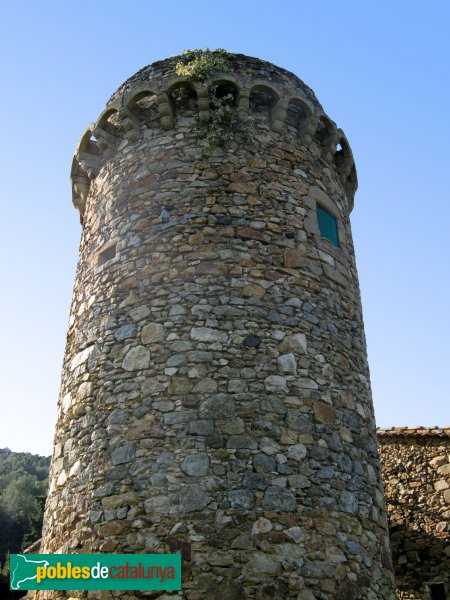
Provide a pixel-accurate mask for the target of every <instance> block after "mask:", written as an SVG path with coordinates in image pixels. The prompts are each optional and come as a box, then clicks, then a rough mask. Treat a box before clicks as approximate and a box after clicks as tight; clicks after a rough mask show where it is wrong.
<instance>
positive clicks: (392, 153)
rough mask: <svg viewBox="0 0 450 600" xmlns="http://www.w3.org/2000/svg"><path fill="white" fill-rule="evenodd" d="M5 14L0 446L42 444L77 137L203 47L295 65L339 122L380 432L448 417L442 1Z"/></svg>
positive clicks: (0, 64)
mask: <svg viewBox="0 0 450 600" xmlns="http://www.w3.org/2000/svg"><path fill="white" fill-rule="evenodd" d="M1 14H2V18H1V22H0V74H1V79H2V81H1V85H2V94H1V98H0V109H1V115H2V130H3V131H2V133H3V135H2V137H3V140H2V144H1V145H0V169H1V188H0V194H1V195H0V202H1V215H2V225H3V227H2V235H1V236H0V252H1V257H2V261H1V272H2V277H1V285H2V292H1V294H0V318H1V334H2V343H1V344H0V374H1V396H0V447H4V446H9V447H10V448H11V449H12V450H16V451H29V452H36V453H41V454H49V453H50V452H51V449H52V439H53V428H54V424H55V420H56V402H57V397H58V388H59V378H60V370H61V364H62V358H63V351H64V343H65V333H66V327H67V321H68V313H69V306H70V300H71V294H72V286H73V282H74V277H75V267H76V260H77V252H78V243H79V238H80V231H81V230H80V225H79V222H78V216H77V213H76V212H75V210H74V209H73V207H72V205H71V191H70V185H69V170H70V164H71V159H72V154H73V151H74V148H75V146H76V144H77V142H78V140H79V138H80V137H81V134H82V133H83V132H84V130H85V128H86V126H87V125H88V124H89V123H90V122H92V121H95V120H96V118H97V117H98V115H99V114H100V112H101V110H102V109H103V108H104V105H105V103H106V101H107V100H108V98H109V96H110V95H111V93H112V92H113V91H114V90H115V89H116V88H117V87H118V86H119V85H120V84H121V83H122V82H123V81H124V80H125V79H126V78H127V77H129V76H130V75H132V74H133V73H134V72H136V71H137V70H138V69H140V68H141V67H143V66H144V65H147V64H149V63H151V62H153V61H155V60H159V59H162V58H166V57H167V56H171V55H175V54H178V53H180V52H182V50H183V49H185V48H201V47H205V46H208V47H210V48H217V47H223V48H226V49H227V50H230V51H232V52H241V53H244V54H249V55H252V56H257V57H260V58H263V59H265V60H269V61H271V62H274V63H275V64H277V65H279V66H281V67H284V68H286V69H289V70H291V71H293V72H294V73H296V74H297V75H298V76H299V77H300V78H301V79H303V80H304V81H305V83H307V84H308V85H309V86H310V87H312V88H313V90H314V91H315V93H316V95H317V97H318V99H319V101H320V102H321V103H322V105H323V106H324V109H325V111H326V112H327V113H328V114H329V115H330V116H331V118H332V119H333V120H335V121H336V123H337V124H338V126H339V127H342V128H343V129H344V131H345V133H346V135H347V137H348V139H349V140H350V144H351V146H352V150H353V154H354V156H355V160H356V165H357V169H358V176H359V190H358V192H357V195H356V201H355V209H354V211H353V213H352V227H353V234H354V240H355V246H356V253H357V262H358V270H359V275H360V281H361V290H362V298H363V307H364V317H365V325H366V336H367V342H368V349H369V361H370V367H371V376H372V387H373V394H374V404H375V412H376V416H377V422H378V425H380V426H383V427H385V426H398V425H405V424H407V425H411V426H417V425H425V426H429V425H441V426H443V425H447V426H448V425H449V424H450V418H449V400H448V398H449V392H448V387H449V386H448V382H447V375H446V374H447V371H449V370H450V367H449V350H448V346H449V340H450V324H449V323H450V320H449V307H450V282H449V258H450V252H449V237H450V235H449V230H450V208H449V205H450V192H449V188H450V184H449V173H450V161H449V154H450V150H449V139H450V116H449V107H450V36H449V31H450V3H448V2H446V1H434V2H433V1H432V2H430V3H428V4H426V5H425V3H424V2H419V1H413V2H411V1H409V2H406V1H396V2H387V1H385V0H382V1H381V2H360V1H359V2H358V1H356V0H355V1H345V0H342V1H341V2H331V1H329V2H328V1H326V2H320V1H319V2H305V1H303V0H292V1H286V0H280V1H278V2H267V1H265V0H260V1H258V2H256V1H253V0H251V1H248V2H242V1H236V0H228V1H227V2H226V3H220V4H219V3H211V2H196V1H195V0H192V1H191V2H181V1H179V0H172V1H171V2H167V3H165V2H151V1H147V2H145V1H143V0H141V1H137V0H129V1H128V2H127V3H126V4H125V3H123V2H118V1H117V0H109V1H108V2H106V1H105V0H98V1H95V2H93V1H90V2H88V1H87V0H78V1H77V2H73V1H65V2H61V1H60V0H59V1H58V2H50V1H47V0H41V1H40V2H30V1H29V2H21V3H18V2H17V3H6V2H5V3H3V6H2V13H1Z"/></svg>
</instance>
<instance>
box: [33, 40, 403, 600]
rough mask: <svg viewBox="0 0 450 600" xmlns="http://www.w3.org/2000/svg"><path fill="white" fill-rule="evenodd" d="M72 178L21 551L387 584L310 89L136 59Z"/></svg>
mask: <svg viewBox="0 0 450 600" xmlns="http://www.w3.org/2000/svg"><path fill="white" fill-rule="evenodd" d="M179 61H180V62H179ZM177 64H178V67H177ZM180 64H181V68H180ZM180 73H181V74H180ZM72 182H73V190H74V191H73V199H74V203H75V206H76V207H77V209H78V210H79V213H80V216H81V221H82V225H83V232H82V240H81V248H80V258H79V263H78V271H77V279H76V285H75V291H74V296H73V303H72V309H71V316H70V323H69V331H68V338H67V347H66V354H65V361H64V368H63V377H62V386H61V397H60V402H59V408H58V422H57V427H56V437H55V451H54V456H53V462H52V470H51V484H50V491H49V497H48V502H47V507H46V513H45V525H44V533H43V547H42V551H43V552H68V553H73V552H87V553H95V552H107V553H109V552H114V553H144V552H145V553H152V552H181V553H182V556H183V591H182V593H180V595H181V596H182V597H183V598H187V599H190V600H203V599H211V600H212V599H216V600H219V599H224V600H225V599H226V600H232V599H236V600H241V599H245V598H247V599H263V598H267V599H269V598H276V599H282V600H286V599H288V598H299V599H301V600H314V599H315V600H319V599H321V600H325V599H327V600H331V599H337V600H356V599H361V600H381V599H383V600H390V599H391V598H393V582H392V575H391V566H390V557H389V547H388V537H387V523H386V515H385V508H384V501H383V492H382V485H381V482H380V475H379V469H378V460H377V454H376V437H375V423H374V415H373V408H372V401H371V393H370V382H369V371H368V365H367V356H366V346H365V339H364V331H363V321H362V315H361V303H360V294H359V288H358V280H357V273H356V267H355V256H354V250H353V243H352V236H351V229H350V222H349V215H350V211H351V209H352V207H353V196H354V193H355V190H356V186H357V180H356V171H355V166H354V162H353V158H352V153H351V150H350V147H349V144H348V142H347V140H346V137H345V135H344V133H343V132H342V130H341V129H337V128H336V125H335V124H334V122H333V121H331V120H330V119H329V118H328V117H327V116H326V114H325V113H324V111H323V109H322V107H321V105H320V104H319V102H318V101H317V99H316V97H315V95H314V93H313V92H312V91H311V90H310V89H309V88H308V87H307V86H306V85H305V84H304V83H303V82H302V81H300V80H299V79H298V78H297V77H296V76H295V75H293V74H292V73H289V72H288V71H285V70H283V69H280V68H279V67H276V66H274V65H272V64H270V63H267V62H264V61H261V60H257V59H254V58H250V57H246V56H242V55H234V54H227V53H225V52H222V51H217V52H214V53H211V52H209V51H205V52H203V53H202V52H191V53H190V54H186V55H184V56H183V57H181V58H180V57H178V58H172V59H168V60H164V61H160V62H157V63H154V64H152V65H150V66H148V67H145V68H144V69H142V70H141V71H139V72H138V73H137V74H136V75H134V76H133V77H131V78H130V79H129V80H127V81H126V82H125V83H124V84H123V85H122V86H121V87H120V89H119V90H118V91H117V92H116V93H115V94H114V95H113V96H112V97H111V99H110V100H109V102H108V104H107V107H106V110H105V111H104V112H103V113H102V114H101V115H100V117H99V119H98V120H97V122H96V123H95V124H93V125H91V126H90V127H89V128H88V129H87V131H86V133H85V134H84V135H83V137H82V139H81V142H80V144H79V146H78V148H77V151H76V153H75V157H74V161H73V167H72ZM58 594H59V595H60V592H58V593H57V594H56V595H58ZM168 595H169V594H168ZM39 597H40V598H44V597H53V596H52V593H47V594H46V595H40V596H39ZM55 597H56V596H55ZM108 597H109V596H108ZM126 597H127V598H138V597H141V596H140V595H139V593H137V592H133V593H128V595H126Z"/></svg>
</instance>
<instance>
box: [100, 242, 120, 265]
mask: <svg viewBox="0 0 450 600" xmlns="http://www.w3.org/2000/svg"><path fill="white" fill-rule="evenodd" d="M115 255H116V246H115V244H114V246H110V247H109V248H106V250H103V252H100V254H99V255H98V258H97V265H98V266H100V265H104V264H105V262H108V260H111V259H112V258H114V257H115Z"/></svg>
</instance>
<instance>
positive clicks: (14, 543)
mask: <svg viewBox="0 0 450 600" xmlns="http://www.w3.org/2000/svg"><path fill="white" fill-rule="evenodd" d="M49 465H50V459H49V458H48V457H44V456H38V455H35V454H29V453H23V452H11V450H9V448H2V449H0V562H1V563H4V561H5V560H6V558H7V554H8V552H12V553H16V552H20V551H21V550H23V549H24V548H26V547H27V546H29V545H30V544H32V543H33V542H35V541H36V540H38V539H39V537H40V535H41V529H42V514H43V508H44V504H45V495H46V490H47V483H48V470H49ZM1 597H2V598H3V597H4V596H3V595H2V596H1Z"/></svg>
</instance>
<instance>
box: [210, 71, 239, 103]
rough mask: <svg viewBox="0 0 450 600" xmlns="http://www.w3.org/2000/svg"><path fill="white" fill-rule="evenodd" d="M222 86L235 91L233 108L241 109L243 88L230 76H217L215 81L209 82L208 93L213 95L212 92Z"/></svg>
mask: <svg viewBox="0 0 450 600" xmlns="http://www.w3.org/2000/svg"><path fill="white" fill-rule="evenodd" d="M221 86H225V87H226V86H228V87H229V88H230V89H232V90H233V106H235V107H239V96H240V92H241V88H240V85H239V82H238V81H237V79H236V78H235V77H232V76H230V75H228V74H223V75H222V74H221V75H220V76H219V75H216V76H215V77H214V79H211V80H209V81H208V92H209V94H211V91H212V90H213V89H215V88H220V87H221Z"/></svg>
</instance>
